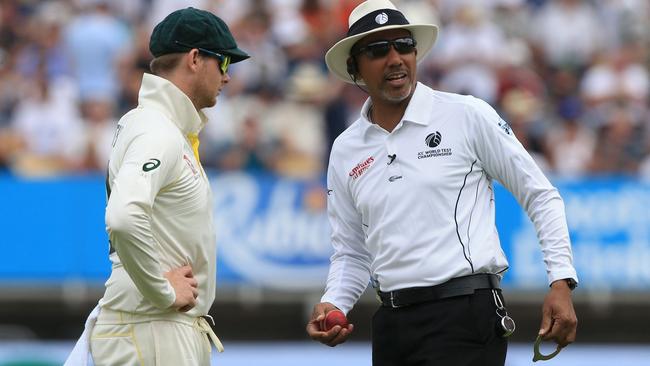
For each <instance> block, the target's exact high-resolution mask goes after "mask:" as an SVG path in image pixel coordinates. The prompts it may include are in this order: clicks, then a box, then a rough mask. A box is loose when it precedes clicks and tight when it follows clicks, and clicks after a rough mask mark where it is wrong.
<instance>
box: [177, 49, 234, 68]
mask: <svg viewBox="0 0 650 366" xmlns="http://www.w3.org/2000/svg"><path fill="white" fill-rule="evenodd" d="M174 42H175V43H176V44H178V45H180V46H183V47H188V48H196V49H197V50H199V52H200V53H202V54H204V55H206V56H208V57H212V58H215V59H217V60H218V61H219V70H220V71H221V73H222V74H224V75H225V74H226V73H227V72H228V66H230V56H228V55H222V54H220V53H217V52H212V51H209V50H206V49H205V48H201V47H193V46H190V45H188V44H185V43H183V42H179V41H174Z"/></svg>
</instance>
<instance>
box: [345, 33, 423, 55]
mask: <svg viewBox="0 0 650 366" xmlns="http://www.w3.org/2000/svg"><path fill="white" fill-rule="evenodd" d="M390 46H393V48H395V51H397V52H398V53H399V54H401V55H407V54H409V53H411V52H414V51H415V46H417V42H416V41H415V39H413V38H411V37H405V38H397V39H393V40H392V41H378V42H372V43H369V44H367V45H365V46H363V47H360V48H359V49H357V50H353V52H352V56H357V55H360V54H362V53H363V54H365V55H366V56H367V57H368V58H371V59H377V58H382V57H386V55H388V52H390Z"/></svg>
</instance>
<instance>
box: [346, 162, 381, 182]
mask: <svg viewBox="0 0 650 366" xmlns="http://www.w3.org/2000/svg"><path fill="white" fill-rule="evenodd" d="M374 161H375V158H373V157H372V156H371V157H369V158H368V159H366V160H364V161H362V162H360V163H359V164H357V166H355V167H354V168H352V170H350V173H349V175H350V177H352V179H357V178H359V177H360V176H361V174H363V173H365V172H366V170H368V168H370V165H372V163H373V162H374Z"/></svg>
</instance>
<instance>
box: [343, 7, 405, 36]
mask: <svg viewBox="0 0 650 366" xmlns="http://www.w3.org/2000/svg"><path fill="white" fill-rule="evenodd" d="M405 24H410V23H409V22H408V20H406V18H405V17H404V14H402V13H401V12H399V11H397V10H393V9H379V10H375V11H373V12H371V13H368V14H366V15H364V16H363V17H361V18H360V19H359V20H357V21H356V22H354V24H352V26H351V27H350V30H348V37H351V36H354V35H357V34H361V33H364V32H368V31H371V30H373V29H376V28H383V27H386V26H389V25H405Z"/></svg>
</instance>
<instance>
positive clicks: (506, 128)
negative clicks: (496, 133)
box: [499, 118, 512, 135]
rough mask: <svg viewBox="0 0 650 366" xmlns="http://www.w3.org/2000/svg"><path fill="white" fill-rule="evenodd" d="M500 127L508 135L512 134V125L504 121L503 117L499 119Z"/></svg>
mask: <svg viewBox="0 0 650 366" xmlns="http://www.w3.org/2000/svg"><path fill="white" fill-rule="evenodd" d="M499 127H501V129H502V130H503V131H504V132H505V133H507V134H508V135H512V129H511V128H510V125H508V122H506V121H504V120H503V119H501V118H500V119H499Z"/></svg>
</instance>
